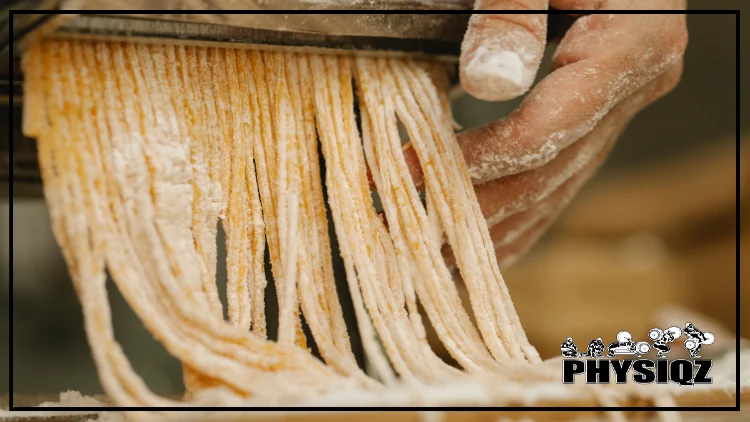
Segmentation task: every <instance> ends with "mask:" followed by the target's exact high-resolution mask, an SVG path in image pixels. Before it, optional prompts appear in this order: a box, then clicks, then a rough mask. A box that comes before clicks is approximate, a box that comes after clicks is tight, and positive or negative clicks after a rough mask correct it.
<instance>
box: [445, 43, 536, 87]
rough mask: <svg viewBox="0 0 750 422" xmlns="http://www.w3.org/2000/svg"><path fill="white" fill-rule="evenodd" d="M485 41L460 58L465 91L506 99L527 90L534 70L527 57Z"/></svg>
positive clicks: (462, 83) (462, 82)
mask: <svg viewBox="0 0 750 422" xmlns="http://www.w3.org/2000/svg"><path fill="white" fill-rule="evenodd" d="M485 44H487V43H485ZM485 44H480V45H479V46H477V47H476V48H475V49H474V50H473V51H472V52H469V53H467V54H465V56H466V57H463V58H462V59H461V71H460V73H459V78H460V80H461V85H462V86H463V87H464V89H465V90H466V92H468V93H469V94H471V95H472V96H473V97H475V98H477V99H480V100H485V101H506V100H511V99H513V98H516V97H519V96H521V95H523V94H524V93H526V92H527V91H528V90H529V88H531V85H532V84H533V83H534V76H535V74H536V72H535V70H534V69H533V68H532V66H530V64H529V63H528V61H527V60H525V59H524V58H523V57H522V56H521V54H519V52H517V51H512V50H505V49H503V48H498V47H497V46H493V45H485Z"/></svg>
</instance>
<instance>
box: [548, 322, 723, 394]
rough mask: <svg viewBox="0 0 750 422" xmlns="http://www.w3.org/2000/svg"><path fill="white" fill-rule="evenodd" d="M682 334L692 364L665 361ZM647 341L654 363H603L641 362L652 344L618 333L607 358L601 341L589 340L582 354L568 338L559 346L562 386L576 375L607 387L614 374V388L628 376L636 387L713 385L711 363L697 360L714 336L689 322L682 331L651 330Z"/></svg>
mask: <svg viewBox="0 0 750 422" xmlns="http://www.w3.org/2000/svg"><path fill="white" fill-rule="evenodd" d="M683 334H685V337H686V339H685V341H684V343H683V345H684V347H685V350H687V351H688V352H690V357H691V358H692V359H693V360H687V359H675V360H672V361H670V360H668V355H669V353H670V352H671V351H672V348H671V346H670V343H673V342H674V341H675V340H677V339H679V338H680V337H682V335H683ZM648 338H649V339H650V340H651V341H652V342H653V343H652V344H653V349H654V350H655V351H656V358H657V359H656V360H649V359H636V360H630V359H623V360H619V359H618V360H615V359H605V358H614V357H617V356H628V355H629V356H635V357H636V358H641V357H642V356H643V355H645V354H647V353H648V352H649V351H650V350H651V348H652V345H651V344H649V343H648V342H646V341H633V336H632V335H631V334H630V332H628V331H620V332H619V333H617V336H616V339H617V341H615V342H613V343H610V344H609V345H608V346H607V348H606V349H607V353H606V355H605V354H604V349H605V348H604V341H603V340H602V339H601V338H597V339H594V340H591V341H590V342H589V344H588V347H587V348H586V351H585V352H583V353H582V352H581V351H579V350H578V346H577V345H576V344H575V342H573V338H571V337H568V338H567V339H566V340H565V341H564V342H563V343H562V344H561V345H560V351H561V352H562V356H563V358H565V359H563V384H574V383H575V380H576V375H584V376H585V378H586V383H587V384H609V383H610V374H611V372H614V375H615V382H616V383H617V384H625V383H626V382H627V381H628V374H631V377H630V378H631V379H632V380H633V381H634V382H636V383H638V384H651V383H654V382H656V383H657V384H666V383H668V382H670V381H671V382H675V383H677V384H680V385H695V384H711V383H712V382H713V381H712V379H711V378H710V377H709V376H708V373H709V371H710V370H711V365H712V363H711V360H708V359H698V358H700V352H701V348H702V347H703V346H708V345H711V344H713V342H714V340H715V338H714V334H713V333H709V332H703V331H701V330H700V329H698V327H696V326H694V325H693V324H692V323H690V322H688V323H686V324H685V328H684V329H681V328H680V327H676V326H675V327H669V328H667V329H664V330H662V329H660V328H652V329H651V330H649V332H648ZM610 368H611V371H610Z"/></svg>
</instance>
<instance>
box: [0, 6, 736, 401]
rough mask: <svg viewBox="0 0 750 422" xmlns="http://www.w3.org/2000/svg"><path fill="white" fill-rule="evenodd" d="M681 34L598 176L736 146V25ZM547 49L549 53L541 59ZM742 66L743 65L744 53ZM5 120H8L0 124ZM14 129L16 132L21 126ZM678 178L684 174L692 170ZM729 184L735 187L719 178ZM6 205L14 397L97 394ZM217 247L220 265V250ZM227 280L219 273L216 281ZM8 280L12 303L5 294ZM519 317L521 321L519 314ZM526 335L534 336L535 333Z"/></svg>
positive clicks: (154, 364) (126, 341)
mask: <svg viewBox="0 0 750 422" xmlns="http://www.w3.org/2000/svg"><path fill="white" fill-rule="evenodd" d="M697 3H699V2H696V1H693V2H691V4H690V6H691V7H692V8H696V6H703V5H705V6H708V5H707V4H706V3H709V2H706V3H701V4H697ZM710 3H711V7H717V6H723V7H728V8H739V7H740V5H741V4H742V2H741V1H740V0H737V1H725V2H716V3H718V4H715V3H714V2H710ZM688 26H689V36H690V41H689V45H688V49H687V53H686V63H685V71H684V75H683V78H682V81H681V83H680V85H679V86H678V87H677V88H676V89H675V90H674V91H673V92H672V93H671V94H670V95H668V96H667V97H665V98H663V99H661V100H660V101H658V102H657V103H655V104H653V105H651V106H649V107H648V108H647V109H646V110H644V111H643V112H642V113H641V114H640V115H638V116H637V117H636V118H635V120H634V121H633V122H632V123H631V125H630V127H629V128H628V129H627V131H626V132H625V134H624V135H623V136H622V138H621V139H620V141H619V142H618V144H617V146H616V147H615V149H614V151H613V152H612V154H611V156H610V158H609V160H608V162H607V163H606V164H605V166H604V167H603V169H602V170H601V171H600V173H599V175H598V176H597V178H607V177H615V176H616V175H618V174H621V173H623V172H625V171H628V170H633V169H638V168H639V167H642V166H647V165H658V164H659V163H660V162H662V161H668V160H670V159H673V158H675V157H679V156H681V155H683V154H688V153H691V152H696V151H702V150H703V149H705V148H711V147H712V146H715V145H716V144H719V143H722V142H724V143H726V142H732V141H733V139H734V137H735V128H736V99H737V95H742V96H743V97H744V96H747V90H748V89H750V88H748V84H745V85H744V87H743V88H742V91H740V90H739V89H740V87H739V86H738V85H736V83H735V80H736V76H737V75H736V70H737V61H736V55H735V53H736V49H737V47H738V46H737V44H736V40H735V37H736V34H737V30H738V28H737V27H736V18H735V16H733V15H691V16H689V17H688ZM748 35H749V34H748V28H747V27H746V29H744V30H741V33H740V39H742V40H745V41H748V40H750V36H748ZM552 50H553V48H552V47H550V48H548V51H547V56H548V57H549V54H550V53H551V51H552ZM741 61H742V63H743V64H746V61H747V54H746V53H745V52H743V53H742V59H741ZM542 72H543V73H542V75H543V74H545V73H546V72H547V69H546V68H545V67H544V65H543V69H542ZM517 104H518V101H512V102H508V103H504V104H494V103H487V102H482V101H478V100H475V99H473V98H470V97H467V96H464V97H462V98H459V99H457V100H456V101H455V103H454V113H455V115H456V117H457V120H458V121H459V122H460V123H461V124H462V125H463V126H464V127H467V128H468V127H473V126H478V125H481V124H484V123H486V122H489V121H491V120H494V119H496V118H499V117H502V116H504V115H506V114H508V113H509V112H510V110H512V109H513V108H514V107H515V106H516V105H517ZM747 113H748V111H747V110H746V111H745V112H743V113H742V114H741V117H740V127H741V132H740V133H742V134H744V133H748V132H750V118H748V115H747ZM2 119H7V117H5V116H2ZM1 122H2V126H3V128H5V127H6V125H7V124H8V121H7V120H2V121H1ZM15 125H16V127H18V125H19V122H15ZM6 134H7V131H6V130H1V131H0V136H7V135H6ZM727 165H732V163H731V162H729V163H727ZM684 171H685V172H690V169H689V168H685V169H684ZM593 183H594V184H595V183H596V180H594V182H593ZM726 183H728V184H731V183H734V181H733V180H726ZM695 201H696V202H700V201H701V198H700V197H695ZM574 204H575V201H574ZM10 206H11V205H10V204H9V203H8V201H7V200H4V201H3V202H2V203H0V308H1V309H3V310H6V309H8V305H9V303H10V301H11V300H12V301H13V305H14V306H13V312H14V314H13V336H14V337H13V351H12V352H13V354H14V364H13V369H14V385H13V389H14V392H15V393H17V394H56V393H58V392H60V391H65V390H68V389H74V390H79V391H81V392H83V393H98V392H100V391H101V388H100V386H99V383H98V380H97V376H96V371H95V368H94V365H93V361H92V359H91V356H90V352H89V350H88V346H87V344H86V338H85V333H84V331H83V321H82V316H81V312H80V307H79V305H78V303H77V299H76V297H75V294H74V292H73V288H72V283H71V281H70V279H69V277H68V275H67V270H66V267H65V263H64V261H63V258H62V255H61V253H60V251H59V248H58V246H57V245H56V243H55V240H54V238H53V236H52V232H51V229H50V224H49V219H48V216H47V210H46V208H45V204H44V202H43V201H42V200H32V199H24V200H16V201H14V202H13V204H12V207H13V222H12V224H13V226H12V227H13V234H14V236H13V240H12V244H11V241H10V238H9V231H10V227H11V226H10V224H11V222H10V219H9V207H10ZM553 233H554V230H553ZM218 244H219V248H220V256H219V259H220V262H222V260H223V242H222V241H219V242H218ZM11 248H12V249H13V274H12V279H11V275H10V271H9V267H10V249H11ZM730 252H731V251H730ZM519 265H522V263H521V264H519ZM225 276H226V273H225V271H224V269H223V268H222V266H221V265H219V274H218V277H217V278H218V279H223V278H225ZM506 278H507V277H506ZM11 282H12V283H13V290H14V292H13V293H14V294H13V297H12V298H11V297H10V295H9V284H10V283H11ZM527 282H528V283H533V282H534V281H533V280H528V281H527ZM110 286H111V287H110V300H111V305H112V309H113V314H114V316H115V317H114V324H115V331H116V335H117V338H118V340H119V341H120V343H121V344H122V345H123V347H124V350H125V353H126V354H127V356H128V357H129V358H130V360H131V362H132V364H133V367H134V369H135V370H136V372H138V373H139V374H140V375H141V376H142V377H143V378H144V379H145V380H146V382H147V383H148V384H149V386H151V388H152V389H154V390H155V391H156V392H158V393H162V394H169V393H177V392H179V391H181V388H182V387H181V385H182V382H181V371H180V366H179V364H178V363H177V362H176V361H175V360H174V359H172V358H171V357H170V356H168V355H167V354H166V352H165V351H164V349H163V348H162V347H161V346H160V345H159V344H158V343H157V342H156V341H154V340H153V339H152V337H151V335H150V334H149V333H148V332H147V331H145V329H144V328H143V326H142V325H141V323H140V322H139V321H138V319H137V318H136V317H135V315H134V314H133V313H132V311H131V310H130V309H129V307H128V306H127V304H126V303H125V302H124V300H123V299H122V297H121V296H120V295H119V293H118V292H117V291H116V289H115V288H114V286H113V285H111V284H110ZM513 288H514V287H511V289H513ZM512 291H513V290H512ZM544 300H546V299H544ZM733 303H734V297H731V296H729V297H727V305H726V306H733ZM625 306H626V305H625V304H623V307H625ZM521 316H522V319H523V317H524V315H523V314H522V315H521ZM9 326H10V320H9V315H8V312H0V343H1V344H4V345H5V344H7V342H9V330H8V327H9ZM531 336H532V337H534V336H533V333H532V334H531ZM544 341H547V342H549V343H551V344H552V345H553V346H554V348H557V345H558V344H559V343H560V339H558V338H552V339H547V340H544ZM9 352H10V350H9V349H8V347H0V396H1V395H4V394H7V392H8V385H9V374H8V368H9V365H8V362H9V355H8V353H9Z"/></svg>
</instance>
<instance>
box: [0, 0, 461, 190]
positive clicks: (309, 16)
mask: <svg viewBox="0 0 750 422" xmlns="http://www.w3.org/2000/svg"><path fill="white" fill-rule="evenodd" d="M472 4H473V1H472V0H242V1H238V0H161V1H154V0H106V1H105V0H36V1H34V0H21V1H15V2H10V5H7V6H5V7H4V9H5V12H6V13H3V15H2V16H4V17H3V18H0V19H2V20H0V107H2V108H3V109H4V110H3V112H2V113H0V114H2V115H3V116H7V115H8V110H7V108H8V107H14V110H15V111H16V113H14V122H10V121H8V122H7V123H8V124H11V123H12V124H13V126H14V136H13V138H12V139H6V140H5V141H4V142H2V144H0V186H1V187H0V196H2V197H8V195H9V189H8V186H9V183H7V182H8V181H10V179H11V176H12V180H13V188H14V189H13V196H14V197H38V196H40V195H41V188H40V185H41V179H40V177H39V169H38V166H37V162H36V148H35V144H34V142H33V140H30V139H28V138H24V137H23V136H22V135H21V133H20V114H21V113H20V107H19V106H20V104H21V102H22V101H23V77H22V75H21V71H20V66H19V62H20V57H21V55H22V54H23V41H24V39H25V38H26V37H27V36H28V35H30V34H32V33H35V32H37V31H42V32H43V34H44V35H45V36H52V37H64V38H78V39H81V38H83V39H96V40H118V41H123V40H128V41H138V42H150V43H184V44H190V45H203V46H224V47H229V46H231V47H235V48H243V47H247V48H261V49H262V48H272V49H276V50H278V49H290V50H297V51H300V50H304V51H308V52H317V53H328V52H338V53H340V52H348V53H352V54H369V55H373V54H375V55H413V56H430V57H433V58H439V59H441V60H447V61H455V60H456V59H457V58H458V54H459V52H460V45H461V40H462V38H463V35H464V32H465V30H466V27H467V25H468V19H469V16H470V15H469V13H470V10H471V8H472ZM239 8H241V9H242V12H244V13H237V12H238V10H235V9H239ZM271 9H273V10H274V11H276V13H273V14H270V13H263V12H264V11H265V12H268V11H270V10H271ZM10 10H13V11H14V14H13V17H12V19H10V18H8V16H9V13H7V12H8V11H10ZM207 10H210V11H211V12H212V14H208V13H205V12H206V11H207ZM279 10H281V11H288V12H289V13H283V12H282V13H278V11H279ZM151 11H153V13H147V12H151ZM438 11H442V12H445V11H449V12H455V13H435V12H438ZM171 12H175V13H171ZM199 12H204V13H199ZM224 12H226V13H224ZM310 12H315V13H310ZM334 12H336V13H334ZM388 12H391V13H388ZM392 12H396V13H392ZM11 46H12V53H13V54H12V57H11V55H10V54H9V53H10V51H11ZM11 66H12V67H13V69H14V71H13V75H12V78H11V75H10V71H9V69H10V67H11ZM3 118H5V117H3ZM11 142H12V146H13V148H12V154H11V148H10V146H11Z"/></svg>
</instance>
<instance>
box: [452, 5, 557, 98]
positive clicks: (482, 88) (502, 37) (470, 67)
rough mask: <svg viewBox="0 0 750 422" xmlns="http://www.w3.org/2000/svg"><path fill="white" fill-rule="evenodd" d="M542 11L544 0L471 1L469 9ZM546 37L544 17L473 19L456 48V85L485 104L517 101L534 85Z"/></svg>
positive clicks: (485, 16) (479, 16) (492, 15)
mask: <svg viewBox="0 0 750 422" xmlns="http://www.w3.org/2000/svg"><path fill="white" fill-rule="evenodd" d="M547 7H548V1H547V0H476V3H475V4H474V9H475V10H477V11H490V10H498V11H502V10H547ZM546 33H547V15H546V14H518V15H516V14H502V13H488V14H481V13H475V14H474V15H473V16H472V17H471V20H470V21H469V27H468V29H467V30H466V35H465V36H464V41H463V44H462V45H461V62H460V78H461V85H462V86H463V87H464V89H465V90H466V91H467V92H468V93H469V94H471V95H472V96H474V97H476V98H478V99H480V100H486V101H503V100H510V99H512V98H515V97H518V96H520V95H522V94H523V93H525V92H526V91H528V90H529V88H530V87H531V85H532V84H533V83H534V78H535V77H536V72H537V70H539V64H540V63H541V61H542V56H543V54H544V45H545V43H546Z"/></svg>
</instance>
